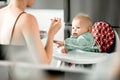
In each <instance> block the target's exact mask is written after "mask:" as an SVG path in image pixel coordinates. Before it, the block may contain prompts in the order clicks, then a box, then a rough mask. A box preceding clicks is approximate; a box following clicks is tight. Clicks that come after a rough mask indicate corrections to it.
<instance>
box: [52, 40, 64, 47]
mask: <svg viewBox="0 0 120 80" xmlns="http://www.w3.org/2000/svg"><path fill="white" fill-rule="evenodd" d="M53 42H54V43H55V44H58V46H57V47H58V48H59V47H62V46H64V42H62V41H58V40H53Z"/></svg>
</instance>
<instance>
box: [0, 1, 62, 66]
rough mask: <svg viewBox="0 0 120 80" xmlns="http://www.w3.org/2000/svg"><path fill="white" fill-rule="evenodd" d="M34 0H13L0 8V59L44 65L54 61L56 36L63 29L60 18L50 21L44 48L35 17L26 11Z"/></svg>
mask: <svg viewBox="0 0 120 80" xmlns="http://www.w3.org/2000/svg"><path fill="white" fill-rule="evenodd" d="M34 1H35V0H11V1H10V3H9V4H8V6H6V7H4V8H2V9H0V51H1V52H0V54H1V59H7V60H12V61H24V62H34V63H36V62H37V63H41V64H49V63H50V62H51V59H52V51H53V38H54V36H55V34H56V33H57V32H58V31H59V29H60V28H61V19H60V18H54V19H52V20H51V25H50V29H49V31H48V40H47V43H46V46H45V48H44V46H43V44H42V42H41V39H40V33H39V28H38V23H37V21H36V18H35V17H34V16H33V15H31V14H29V13H26V12H25V9H26V8H27V7H31V6H32V5H33V3H34ZM33 53H34V54H33ZM33 55H34V56H33ZM35 56H36V57H35Z"/></svg>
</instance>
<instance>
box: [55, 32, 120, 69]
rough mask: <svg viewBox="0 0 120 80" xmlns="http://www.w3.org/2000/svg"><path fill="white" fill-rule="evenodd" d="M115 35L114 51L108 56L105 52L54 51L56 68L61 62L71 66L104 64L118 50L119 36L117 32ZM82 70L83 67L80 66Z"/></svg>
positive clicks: (60, 65)
mask: <svg viewBox="0 0 120 80" xmlns="http://www.w3.org/2000/svg"><path fill="white" fill-rule="evenodd" d="M114 33H115V51H113V52H112V53H110V54H108V53H106V52H102V53H96V52H86V51H81V50H75V51H70V52H68V53H67V54H62V53H61V52H60V50H59V49H57V51H55V50H54V54H53V57H54V58H55V59H57V60H58V61H57V67H62V64H61V63H62V62H67V63H72V64H81V65H83V64H95V66H96V65H97V64H99V63H104V62H106V63H107V61H108V60H110V59H111V57H112V56H114V55H115V54H114V53H116V52H117V50H118V45H119V44H120V40H119V36H118V34H117V32H116V31H115V30H114ZM81 68H83V66H81Z"/></svg>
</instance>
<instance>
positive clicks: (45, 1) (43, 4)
mask: <svg viewBox="0 0 120 80" xmlns="http://www.w3.org/2000/svg"><path fill="white" fill-rule="evenodd" d="M33 8H37V9H63V0H36V1H35V4H34V6H33Z"/></svg>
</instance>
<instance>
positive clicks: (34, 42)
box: [21, 13, 61, 64]
mask: <svg viewBox="0 0 120 80" xmlns="http://www.w3.org/2000/svg"><path fill="white" fill-rule="evenodd" d="M22 17H23V21H22V22H21V25H22V27H21V31H22V33H23V36H24V38H25V41H26V44H27V46H28V48H29V50H30V51H31V52H32V53H35V54H36V56H37V60H38V61H39V63H42V64H48V63H50V62H51V59H52V52H53V38H54V35H55V34H56V33H57V32H58V30H59V29H60V27H61V21H60V19H53V20H52V21H51V22H52V23H51V25H50V30H49V32H48V40H47V44H46V47H45V48H44V46H43V44H42V41H41V39H40V33H39V28H38V23H37V20H36V18H35V17H34V16H33V15H31V14H28V13H26V14H24V15H23V16H22Z"/></svg>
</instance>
